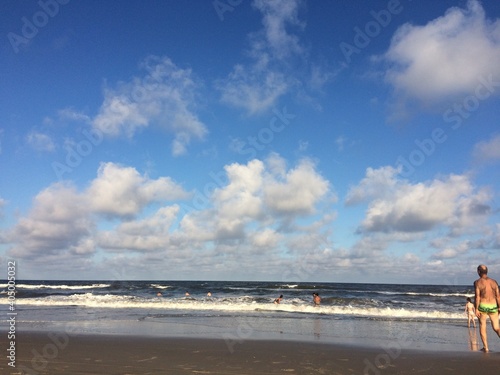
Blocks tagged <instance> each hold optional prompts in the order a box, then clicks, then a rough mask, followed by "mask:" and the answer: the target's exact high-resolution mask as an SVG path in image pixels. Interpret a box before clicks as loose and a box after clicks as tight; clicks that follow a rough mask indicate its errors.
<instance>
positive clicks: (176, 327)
mask: <svg viewBox="0 0 500 375" xmlns="http://www.w3.org/2000/svg"><path fill="white" fill-rule="evenodd" d="M6 288H7V284H0V291H1V293H0V309H2V308H3V310H4V311H5V312H7V306H8V299H7V291H6ZM209 292H210V293H211V296H208V293H209ZM313 292H315V293H319V295H320V297H321V298H322V300H321V304H320V305H319V306H315V305H314V304H313V301H312V293H313ZM281 294H282V295H283V300H282V301H281V303H280V304H275V303H273V301H274V299H275V298H277V297H278V296H279V295H281ZM473 294H474V291H473V288H472V286H459V285H452V286H450V285H446V286H439V285H400V284H397V285H393V284H352V283H349V284H347V283H310V282H297V283H283V282H243V281H240V282H236V281H43V280H37V281H33V280H32V281H18V282H17V284H16V299H15V303H16V312H17V316H16V324H17V330H18V331H19V332H22V331H23V330H24V331H29V330H42V331H55V330H64V331H66V332H68V333H71V334H79V333H83V334H85V333H92V334H96V333H109V334H133V335H147V336H151V335H154V336H190V337H212V338H223V339H225V340H226V341H227V342H228V345H230V346H234V345H238V344H239V343H241V342H243V341H244V340H250V339H278V340H279V339H287V340H301V341H318V342H327V343H343V344H345V343H347V344H354V345H359V344H362V345H368V346H374V345H375V346H381V347H397V348H400V349H403V348H413V349H433V350H435V349H441V350H471V349H472V350H474V349H476V347H477V340H478V334H477V330H474V329H468V328H467V318H466V315H465V314H464V307H465V302H466V298H467V297H472V296H473ZM4 316H5V317H6V316H7V314H4ZM1 328H2V330H5V331H6V330H7V328H8V323H7V319H2V323H1ZM490 340H493V336H492V338H491V339H490ZM498 346H499V347H500V343H499V345H498Z"/></svg>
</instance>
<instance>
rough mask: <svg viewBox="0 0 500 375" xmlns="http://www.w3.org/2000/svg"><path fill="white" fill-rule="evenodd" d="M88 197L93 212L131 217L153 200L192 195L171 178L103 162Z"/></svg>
mask: <svg viewBox="0 0 500 375" xmlns="http://www.w3.org/2000/svg"><path fill="white" fill-rule="evenodd" d="M86 196H87V200H88V202H89V204H90V206H91V207H92V210H93V212H96V213H100V214H104V215H108V216H118V217H130V216H135V215H137V214H138V213H140V212H141V210H142V209H143V208H144V207H146V206H147V205H149V204H151V203H152V202H161V201H167V200H177V199H185V198H187V197H188V196H189V195H188V193H186V192H185V191H184V190H183V189H182V187H180V186H179V185H177V184H176V183H175V182H174V181H172V180H171V179H170V178H168V177H160V178H158V179H156V180H152V179H150V178H148V177H147V176H141V175H140V174H139V173H138V172H137V170H136V169H135V168H132V167H123V166H120V165H117V164H114V163H103V164H101V166H100V167H99V170H98V172H97V178H96V179H94V180H93V181H92V183H91V184H90V187H89V188H88V189H87V191H86Z"/></svg>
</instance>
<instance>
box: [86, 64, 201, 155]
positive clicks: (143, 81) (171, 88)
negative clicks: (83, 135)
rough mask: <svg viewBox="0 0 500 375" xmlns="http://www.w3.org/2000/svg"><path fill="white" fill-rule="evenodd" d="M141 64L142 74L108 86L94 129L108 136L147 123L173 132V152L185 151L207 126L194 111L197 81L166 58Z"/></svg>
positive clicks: (128, 133) (130, 131)
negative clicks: (114, 86) (113, 87)
mask: <svg viewBox="0 0 500 375" xmlns="http://www.w3.org/2000/svg"><path fill="white" fill-rule="evenodd" d="M141 67H142V68H143V69H144V70H145V75H144V76H142V77H134V78H133V79H132V80H131V81H129V82H121V83H120V84H119V85H118V87H117V88H115V89H112V88H107V89H106V90H105V92H104V102H103V104H102V105H101V108H100V109H99V113H98V114H97V115H96V116H95V118H93V119H92V126H93V127H94V129H96V130H98V131H100V132H102V133H103V134H105V135H108V136H121V135H125V136H127V137H132V136H133V135H134V134H135V133H136V132H138V131H141V130H142V129H144V128H147V127H149V126H153V125H154V126H158V127H160V128H163V129H165V130H167V131H169V132H171V133H173V134H174V140H173V142H172V154H173V155H174V156H178V155H181V154H184V153H185V152H186V150H187V146H188V144H189V143H190V142H191V140H192V139H193V138H194V139H200V140H201V139H203V138H204V137H205V135H206V134H207V128H206V126H205V125H204V124H203V123H202V122H201V121H200V119H199V118H198V116H197V115H196V114H195V113H194V112H193V111H194V107H195V103H196V100H197V98H196V91H197V83H196V82H195V80H194V78H193V75H192V72H191V70H189V69H181V68H178V67H177V66H176V65H175V64H174V63H173V62H172V61H171V60H170V59H168V58H157V57H150V58H148V59H146V60H145V61H144V62H143V63H142V64H141Z"/></svg>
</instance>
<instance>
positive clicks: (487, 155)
mask: <svg viewBox="0 0 500 375" xmlns="http://www.w3.org/2000/svg"><path fill="white" fill-rule="evenodd" d="M473 155H474V159H475V160H477V161H480V162H488V161H499V160H500V134H497V135H495V136H493V137H492V138H491V139H490V140H488V141H483V142H479V143H477V144H476V145H475V146H474V150H473Z"/></svg>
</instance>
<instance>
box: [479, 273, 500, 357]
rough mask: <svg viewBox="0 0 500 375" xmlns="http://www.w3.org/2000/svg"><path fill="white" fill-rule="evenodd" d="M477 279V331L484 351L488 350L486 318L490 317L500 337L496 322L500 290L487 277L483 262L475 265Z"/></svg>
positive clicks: (495, 283)
mask: <svg viewBox="0 0 500 375" xmlns="http://www.w3.org/2000/svg"><path fill="white" fill-rule="evenodd" d="M477 274H478V275H479V279H477V280H476V281H474V290H475V304H474V307H475V308H476V315H477V317H478V319H479V333H480V334H481V340H482V341H483V349H481V350H482V351H484V352H489V348H488V338H487V336H486V320H487V318H488V316H489V317H490V321H491V327H492V328H493V331H495V332H496V334H497V335H498V336H499V337H500V327H499V324H498V306H500V291H499V290H498V283H497V282H496V281H495V280H493V279H490V278H489V277H488V267H486V266H485V265H484V264H481V265H479V266H477Z"/></svg>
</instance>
